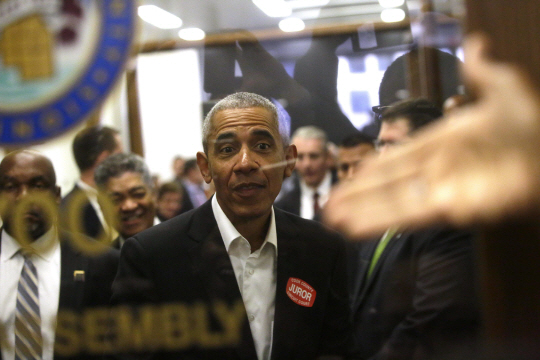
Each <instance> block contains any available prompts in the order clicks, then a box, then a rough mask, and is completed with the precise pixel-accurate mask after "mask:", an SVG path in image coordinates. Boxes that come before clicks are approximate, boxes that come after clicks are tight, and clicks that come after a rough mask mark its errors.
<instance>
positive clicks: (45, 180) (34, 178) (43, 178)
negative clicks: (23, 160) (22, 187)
mask: <svg viewBox="0 0 540 360" xmlns="http://www.w3.org/2000/svg"><path fill="white" fill-rule="evenodd" d="M38 181H43V182H45V183H47V184H49V183H50V180H49V179H48V178H47V177H46V176H43V175H38V176H34V177H33V178H31V179H30V182H33V183H34V182H38Z"/></svg>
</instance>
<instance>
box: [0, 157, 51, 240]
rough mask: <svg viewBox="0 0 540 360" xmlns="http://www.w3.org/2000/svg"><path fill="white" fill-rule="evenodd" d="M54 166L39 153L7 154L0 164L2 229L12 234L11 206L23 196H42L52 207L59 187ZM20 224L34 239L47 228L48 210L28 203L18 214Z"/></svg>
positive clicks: (49, 221) (48, 224)
mask: <svg viewBox="0 0 540 360" xmlns="http://www.w3.org/2000/svg"><path fill="white" fill-rule="evenodd" d="M54 177H55V176H54V169H53V168H52V165H51V163H50V162H49V161H48V160H47V159H46V158H45V157H43V156H41V155H38V154H35V153H31V152H19V153H16V154H11V155H8V156H7V157H6V158H5V159H4V160H3V161H2V163H1V164H0V196H1V199H2V201H5V202H6V203H5V204H6V205H7V208H6V209H5V211H4V213H3V214H2V219H3V221H4V226H5V228H6V231H8V233H9V234H10V235H12V236H15V233H14V230H15V229H14V226H16V224H15V221H20V220H19V219H14V218H13V214H14V210H15V209H16V208H17V206H18V205H19V204H21V202H22V201H23V200H25V199H28V198H31V197H32V196H38V195H41V196H46V197H48V200H50V201H51V202H52V204H53V207H54V208H56V206H57V205H58V204H59V202H60V188H59V187H58V186H56V184H55V179H54ZM21 220H22V224H23V226H24V227H25V229H26V231H27V234H28V235H29V236H30V239H31V240H36V239H37V238H39V237H40V236H42V235H43V234H45V232H47V231H48V230H49V229H50V228H51V226H52V224H53V218H52V214H48V213H47V212H46V211H44V209H43V207H42V206H41V205H37V204H31V205H30V206H28V207H26V210H25V211H24V213H23V215H22V219H21Z"/></svg>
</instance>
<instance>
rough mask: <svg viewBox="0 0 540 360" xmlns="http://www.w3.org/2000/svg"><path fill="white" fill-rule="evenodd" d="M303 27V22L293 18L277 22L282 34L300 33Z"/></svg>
mask: <svg viewBox="0 0 540 360" xmlns="http://www.w3.org/2000/svg"><path fill="white" fill-rule="evenodd" d="M305 27H306V25H305V24H304V22H303V21H302V20H301V19H299V18H295V17H290V18H286V19H283V20H281V21H280V22H279V28H280V29H281V30H282V31H284V32H295V31H302V30H304V29H305Z"/></svg>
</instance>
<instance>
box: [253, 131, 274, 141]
mask: <svg viewBox="0 0 540 360" xmlns="http://www.w3.org/2000/svg"><path fill="white" fill-rule="evenodd" d="M253 135H256V136H261V137H266V138H270V139H272V140H274V136H273V135H272V134H271V133H270V131H268V130H262V129H257V130H253Z"/></svg>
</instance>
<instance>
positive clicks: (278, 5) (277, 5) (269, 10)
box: [253, 0, 292, 17]
mask: <svg viewBox="0 0 540 360" xmlns="http://www.w3.org/2000/svg"><path fill="white" fill-rule="evenodd" d="M253 3H254V4H255V5H257V7H258V8H259V9H261V10H262V11H263V12H264V13H265V14H266V15H268V16H270V17H287V16H289V15H291V13H292V10H291V7H290V6H289V5H288V4H287V3H286V2H285V1H283V0H253Z"/></svg>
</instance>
